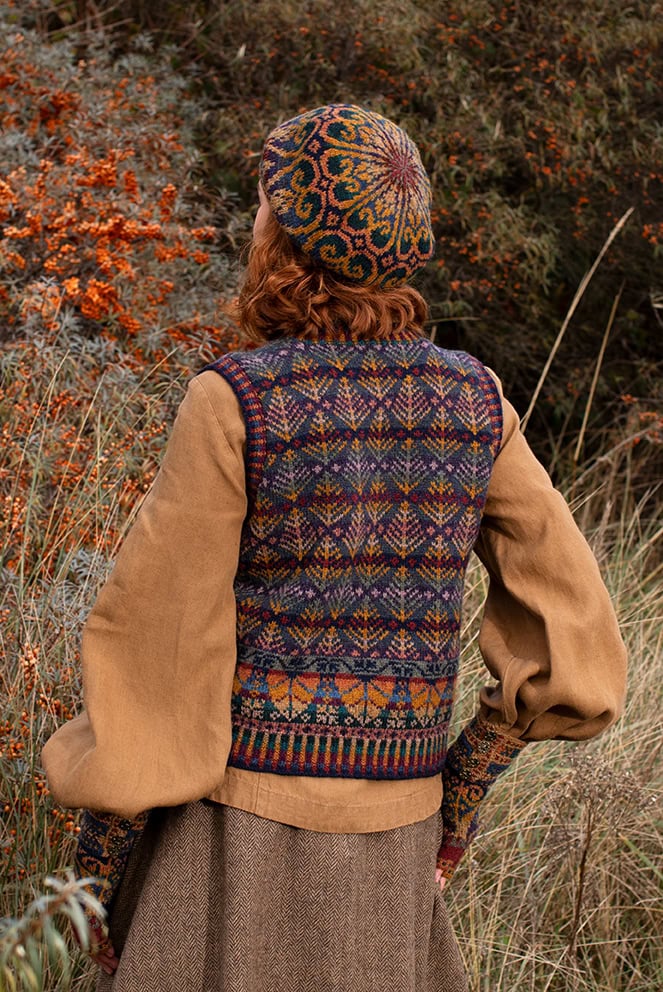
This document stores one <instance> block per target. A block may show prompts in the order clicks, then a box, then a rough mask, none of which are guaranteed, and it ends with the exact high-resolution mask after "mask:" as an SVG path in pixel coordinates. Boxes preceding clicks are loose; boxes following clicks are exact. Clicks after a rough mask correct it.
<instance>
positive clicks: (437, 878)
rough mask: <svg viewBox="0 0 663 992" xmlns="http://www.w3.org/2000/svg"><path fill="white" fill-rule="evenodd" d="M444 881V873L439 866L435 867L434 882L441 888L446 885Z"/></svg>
mask: <svg viewBox="0 0 663 992" xmlns="http://www.w3.org/2000/svg"><path fill="white" fill-rule="evenodd" d="M446 883H447V880H446V878H445V877H444V875H443V874H442V869H441V868H436V869H435V884H436V885H439V886H440V888H441V889H443V888H444V886H445V885H446Z"/></svg>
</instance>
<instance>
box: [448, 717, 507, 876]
mask: <svg viewBox="0 0 663 992" xmlns="http://www.w3.org/2000/svg"><path fill="white" fill-rule="evenodd" d="M523 747H525V742H524V741H521V740H518V739H517V738H515V737H508V736H507V735H506V734H501V733H499V731H497V730H495V729H494V728H493V727H492V726H491V725H490V724H489V723H486V721H485V720H482V719H481V718H480V717H475V718H474V719H473V720H472V721H471V722H470V723H469V724H468V725H467V726H466V727H465V728H464V729H463V731H462V732H461V733H460V735H459V736H458V737H457V738H456V740H455V741H454V743H453V745H452V747H451V748H450V749H449V753H448V754H447V760H446V762H445V765H444V771H443V774H442V782H443V796H442V823H443V827H444V836H443V842H442V847H441V848H440V850H439V852H438V856H437V867H438V868H441V869H442V874H443V875H444V876H445V878H450V877H451V875H452V874H453V872H454V869H455V867H456V865H457V864H458V862H459V861H460V859H461V858H462V856H463V854H464V853H465V849H466V848H467V845H468V844H469V843H470V841H471V840H472V838H473V837H474V834H475V833H476V831H477V827H478V812H477V811H478V809H479V806H480V804H481V802H482V800H483V799H484V797H485V795H486V793H487V792H488V789H489V788H490V786H491V785H492V784H493V782H494V781H495V779H496V778H497V777H498V776H499V775H501V774H502V772H504V771H506V769H507V768H508V767H509V765H510V764H511V762H512V761H513V759H514V758H515V757H516V756H517V755H518V754H519V753H520V751H521V750H522V749H523Z"/></svg>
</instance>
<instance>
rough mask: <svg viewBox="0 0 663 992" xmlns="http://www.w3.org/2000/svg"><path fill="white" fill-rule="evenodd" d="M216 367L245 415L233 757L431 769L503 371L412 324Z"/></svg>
mask: <svg viewBox="0 0 663 992" xmlns="http://www.w3.org/2000/svg"><path fill="white" fill-rule="evenodd" d="M208 368H212V369H214V370H215V371H216V372H218V373H219V374H220V375H222V376H223V377H224V378H225V379H226V380H227V381H228V382H229V383H230V385H231V386H232V387H233V388H234V390H235V392H236V394H237V396H238V399H239V401H240V404H241V407H242V410H243V414H244V419H245V422H246V427H247V452H246V464H247V482H248V491H249V512H248V514H247V518H246V521H245V524H244V529H243V533H242V539H241V545H240V561H239V568H238V572H237V578H236V582H235V596H236V601H237V650H238V656H237V666H236V673H235V680H234V686H233V694H232V725H233V737H232V747H231V752H230V756H229V760H228V763H229V764H230V765H233V766H235V767H239V768H246V769H252V770H257V771H265V772H276V773H280V774H290V775H315V776H340V777H345V778H352V777H356V778H379V779H384V778H387V779H391V778H415V777H419V776H427V775H434V774H435V773H437V772H439V771H441V769H442V766H443V764H444V758H445V753H446V745H447V728H448V724H449V717H450V714H451V706H452V698H453V690H454V682H455V678H456V673H457V669H458V659H459V647H460V645H459V641H460V623H461V607H462V598H463V584H464V577H465V571H466V567H467V562H468V558H469V555H470V552H471V550H472V546H473V544H474V542H475V540H476V537H477V534H478V529H479V524H480V519H481V513H482V509H483V506H484V502H485V498H486V490H487V486H488V481H489V478H490V473H491V470H492V465H493V461H494V458H495V456H496V454H497V452H498V450H499V446H500V440H501V423H502V422H501V416H502V414H501V401H500V397H499V394H498V391H497V388H496V386H495V383H494V381H493V379H492V377H491V376H490V375H489V373H488V372H487V371H486V370H485V368H484V367H483V366H482V365H481V363H480V362H478V361H477V360H476V359H474V358H472V357H470V356H469V355H466V354H464V353H461V352H449V351H444V350H442V349H441V348H438V347H436V346H435V345H433V344H432V343H431V342H429V341H427V340H426V339H423V338H421V337H419V336H416V337H414V336H412V335H410V334H405V335H403V336H402V337H401V338H400V339H390V340H386V341H359V342H351V341H347V340H322V341H318V342H311V341H302V340H299V339H288V338H285V339H281V340H279V341H276V342H272V343H269V344H267V345H265V346H263V347H261V348H259V349H257V350H255V351H250V352H241V353H235V354H231V355H226V356H224V357H222V358H220V359H219V360H218V361H216V362H214V363H212V364H211V365H210V366H208Z"/></svg>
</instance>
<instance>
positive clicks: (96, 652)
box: [42, 372, 246, 818]
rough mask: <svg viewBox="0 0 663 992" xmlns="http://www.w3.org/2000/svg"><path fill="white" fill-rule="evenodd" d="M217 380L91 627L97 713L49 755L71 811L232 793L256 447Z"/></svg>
mask: <svg viewBox="0 0 663 992" xmlns="http://www.w3.org/2000/svg"><path fill="white" fill-rule="evenodd" d="M210 375H211V376H215V373H213V372H208V373H203V375H202V376H199V377H197V378H195V379H193V380H192V382H191V383H190V385H189V387H188V390H187V394H186V396H185V399H184V401H183V403H182V405H181V407H180V409H179V411H178V415H177V418H176V420H175V424H174V426H173V429H172V433H171V436H170V439H169V441H168V445H167V448H166V452H165V455H164V458H163V462H162V465H161V468H160V470H159V473H158V475H157V478H156V479H155V482H154V485H153V487H152V489H151V490H150V493H149V494H148V496H147V497H146V499H145V501H144V503H143V506H142V507H141V509H140V511H139V513H138V516H137V518H136V521H135V523H134V525H133V527H132V528H131V530H130V532H129V534H128V535H127V537H126V539H125V541H124V543H123V545H122V547H121V549H120V552H119V554H118V557H117V560H116V562H115V565H114V567H113V570H112V572H111V574H110V577H109V578H108V580H107V582H106V583H105V585H104V586H103V588H102V590H101V592H100V594H99V596H98V598H97V600H96V602H95V604H94V607H93V609H92V611H91V613H90V615H89V617H88V619H87V622H86V624H85V627H84V630H83V638H82V666H83V698H84V711H83V712H82V713H81V714H80V715H79V716H78V717H76V718H75V719H74V720H71V721H70V722H69V723H67V724H65V725H64V726H63V727H61V728H60V729H59V730H58V731H57V732H56V733H55V734H54V735H53V736H52V737H51V738H50V740H49V741H48V742H47V743H46V746H45V747H44V750H43V752H42V760H43V764H44V768H45V771H46V775H47V778H48V782H49V787H50V789H51V792H52V794H53V796H54V798H55V800H56V801H57V802H59V803H60V804H62V805H64V806H69V807H74V808H76V807H85V808H88V809H92V810H96V811H102V812H108V813H113V814H116V815H118V816H120V817H127V818H134V817H136V816H137V814H139V813H141V812H143V811H145V810H148V809H150V808H152V807H155V806H171V805H177V804H180V803H184V802H189V801H192V800H195V799H199V798H201V797H203V796H206V795H208V794H209V793H210V792H212V791H213V789H214V788H215V787H216V786H218V784H219V783H220V782H221V781H222V779H223V776H224V772H225V767H226V761H227V757H228V754H229V751H230V745H231V721H230V697H231V692H232V680H233V673H234V669H235V660H236V631H235V599H234V593H233V582H234V578H235V573H236V571H237V564H238V558H239V543H240V536H241V530H242V525H243V521H244V517H245V515H246V494H245V482H244V457H243V450H242V444H241V440H242V439H241V437H240V435H239V433H236V434H233V433H232V432H230V434H229V433H228V431H227V428H226V429H224V427H225V426H226V425H224V424H223V423H222V422H220V420H219V410H218V408H217V407H216V406H213V405H212V404H211V402H210V399H209V395H208V392H207V390H206V388H205V385H204V380H205V377H206V376H210ZM208 381H209V380H208ZM227 393H230V390H227Z"/></svg>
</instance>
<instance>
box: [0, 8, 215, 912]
mask: <svg viewBox="0 0 663 992" xmlns="http://www.w3.org/2000/svg"><path fill="white" fill-rule="evenodd" d="M29 6H30V5H25V7H23V8H22V11H21V10H20V9H19V6H18V5H15V4H11V3H7V2H0V39H1V40H0V338H1V340H2V344H1V349H0V376H1V383H2V386H1V390H2V391H1V395H0V411H1V415H2V416H1V425H0V430H1V432H2V437H1V440H0V451H1V456H0V507H1V513H0V530H1V533H2V551H1V555H2V558H1V562H0V567H1V576H2V579H1V582H0V618H1V620H2V623H1V624H0V638H1V641H0V643H1V644H2V668H1V672H2V678H3V690H4V691H3V703H2V711H1V712H0V758H1V759H2V760H1V762H0V766H1V769H2V771H1V772H0V848H1V849H2V858H1V861H0V863H1V865H2V867H1V868H0V891H2V893H3V900H2V908H1V911H0V916H4V915H8V914H12V915H13V914H15V913H16V912H17V911H18V909H20V907H21V906H22V905H24V904H25V903H26V902H27V901H28V900H29V898H30V897H31V896H32V894H33V893H32V885H33V880H36V883H37V884H40V880H41V876H42V875H43V873H44V872H47V871H51V870H53V869H54V868H57V867H62V865H63V864H67V863H70V861H71V838H72V837H73V836H74V834H75V832H76V830H77V826H76V823H77V819H76V817H75V816H74V815H73V814H71V813H69V812H67V811H65V810H59V809H57V808H53V806H52V803H51V801H50V797H49V795H48V788H47V785H46V782H45V780H44V776H43V773H42V771H41V770H40V766H39V751H40V748H41V745H42V743H43V741H44V739H45V738H46V737H47V736H48V735H49V734H50V733H51V732H52V731H53V730H54V728H55V727H56V726H57V725H59V724H60V723H61V722H62V721H63V720H66V719H68V718H70V717H71V716H72V715H73V714H74V712H75V711H76V710H77V709H78V708H79V706H80V685H79V681H78V678H79V677H78V640H79V635H80V628H81V624H82V621H83V619H84V617H85V616H86V614H87V612H88V610H89V607H90V604H91V602H92V600H93V598H94V595H95V593H96V591H97V590H98V587H99V584H100V582H101V581H103V578H104V576H105V575H106V573H107V571H108V567H109V563H110V561H111V560H112V557H113V555H114V553H115V552H116V550H117V548H118V545H119V543H120V542H121V540H122V537H123V534H124V533H125V530H126V527H127V522H128V519H129V517H130V516H131V514H132V513H133V512H134V511H135V510H136V509H137V507H138V505H139V504H140V500H141V498H142V496H143V495H144V493H145V492H146V490H147V489H148V488H149V485H150V483H151V481H152V479H153V478H154V475H155V473H156V469H157V465H158V461H159V456H160V452H161V450H162V448H163V444H164V442H165V439H166V436H167V434H168V430H169V425H170V424H171V422H172V419H173V416H174V412H175V409H176V407H177V405H178V403H179V401H180V400H181V398H182V395H183V392H184V388H185V385H186V380H187V379H188V378H189V376H190V375H191V373H192V371H194V370H196V369H199V368H200V367H202V365H203V364H204V363H205V361H206V360H207V359H208V358H209V357H211V355H212V354H213V353H215V352H218V350H219V349H220V348H221V347H228V346H229V345H230V344H231V343H232V341H233V340H234V339H233V337H232V331H231V330H230V329H229V328H228V327H227V326H226V324H225V322H224V318H223V315H222V312H221V306H220V294H221V293H222V292H227V291H228V289H229V286H231V285H232V282H233V278H234V277H233V273H232V271H231V269H230V267H229V264H228V262H227V259H226V256H225V255H223V254H222V253H221V251H220V249H219V240H220V234H221V233H224V232H225V233H226V234H227V233H228V231H227V228H228V222H229V214H228V206H227V201H226V200H225V199H224V198H223V197H222V196H219V197H218V199H217V201H216V202H212V201H211V199H210V198H208V197H205V196H204V195H202V193H201V190H200V188H199V186H198V185H197V184H198V180H197V179H196V175H197V171H198V170H199V162H198V159H197V157H196V154H195V152H194V150H193V141H192V129H193V126H194V124H195V122H196V117H197V115H198V113H199V104H198V103H197V102H194V101H193V100H192V99H191V98H190V97H189V96H187V91H186V87H185V83H184V81H183V80H182V79H181V78H180V77H178V75H177V74H176V73H175V72H174V71H173V68H172V65H171V60H170V58H169V56H168V53H162V54H161V55H160V56H159V57H154V56H148V55H145V54H142V53H141V52H139V51H135V52H133V53H127V54H126V55H124V56H122V57H118V58H115V59H112V58H111V57H110V55H109V53H108V52H107V51H106V50H105V48H104V45H103V37H100V38H99V39H97V40H96V41H95V40H94V39H92V40H91V41H90V42H89V45H88V51H87V55H86V58H85V60H80V59H78V58H77V57H76V52H75V49H74V46H73V43H72V41H71V40H69V39H68V37H67V36H64V37H63V38H60V39H59V40H51V41H48V42H47V41H46V40H45V39H44V38H43V37H41V36H40V35H38V34H37V33H36V32H35V31H32V30H30V29H29V28H27V27H25V26H22V20H21V18H22V17H23V16H24V12H25V9H26V7H29ZM220 341H223V345H221V344H220V343H219V342H220Z"/></svg>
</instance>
